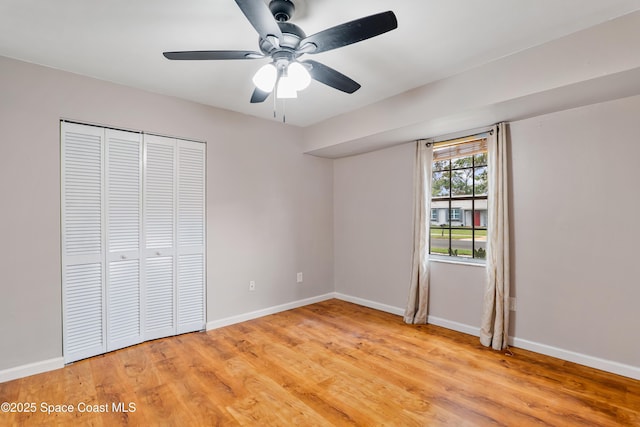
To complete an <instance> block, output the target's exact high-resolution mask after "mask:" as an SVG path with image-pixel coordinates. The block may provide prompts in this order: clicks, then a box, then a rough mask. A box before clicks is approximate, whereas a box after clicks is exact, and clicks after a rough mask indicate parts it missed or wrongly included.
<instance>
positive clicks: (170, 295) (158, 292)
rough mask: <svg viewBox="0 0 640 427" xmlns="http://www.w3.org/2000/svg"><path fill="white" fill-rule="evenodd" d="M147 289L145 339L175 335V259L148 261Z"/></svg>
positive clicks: (161, 258)
mask: <svg viewBox="0 0 640 427" xmlns="http://www.w3.org/2000/svg"><path fill="white" fill-rule="evenodd" d="M145 289H146V292H145V299H146V304H145V339H147V340H151V339H155V338H160V337H166V336H168V335H174V334H175V333H176V332H175V320H174V315H173V313H174V301H175V295H174V281H173V257H155V258H150V259H147V262H146V287H145Z"/></svg>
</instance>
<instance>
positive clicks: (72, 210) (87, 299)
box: [61, 123, 106, 363]
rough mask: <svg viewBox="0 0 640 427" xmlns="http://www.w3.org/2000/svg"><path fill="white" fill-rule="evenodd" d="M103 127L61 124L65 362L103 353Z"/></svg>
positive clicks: (104, 339) (104, 314)
mask: <svg viewBox="0 0 640 427" xmlns="http://www.w3.org/2000/svg"><path fill="white" fill-rule="evenodd" d="M103 137H104V133H103V130H102V129H100V128H96V127H93V126H83V125H77V124H71V123H61V160H62V164H61V178H62V180H61V190H62V191H61V192H62V194H61V205H62V213H61V214H62V217H61V220H62V221H61V223H62V224H61V225H62V230H61V234H62V236H61V239H62V284H63V285H62V307H63V352H64V358H65V362H66V363H69V362H73V361H75V360H79V359H83V358H86V357H90V356H94V355H96V354H100V353H104V352H105V349H106V345H105V341H106V338H105V321H106V313H105V307H104V292H105V289H104V260H103V253H104V252H103V251H104V248H103V241H104V226H103V224H104V220H103V208H104V202H103V198H104V192H103V186H104V176H103Z"/></svg>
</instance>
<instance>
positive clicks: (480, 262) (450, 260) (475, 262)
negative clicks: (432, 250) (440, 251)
mask: <svg viewBox="0 0 640 427" xmlns="http://www.w3.org/2000/svg"><path fill="white" fill-rule="evenodd" d="M429 261H431V262H439V263H442V264H458V265H470V266H472V267H485V266H486V265H487V261H486V260H484V259H473V258H469V259H467V258H461V257H451V256H446V255H433V254H430V255H429Z"/></svg>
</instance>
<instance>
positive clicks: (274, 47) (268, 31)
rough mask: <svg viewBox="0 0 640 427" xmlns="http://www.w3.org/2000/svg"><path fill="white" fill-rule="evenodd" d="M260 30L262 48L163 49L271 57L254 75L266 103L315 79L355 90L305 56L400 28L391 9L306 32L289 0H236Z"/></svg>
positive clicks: (181, 54) (195, 56) (189, 55)
mask: <svg viewBox="0 0 640 427" xmlns="http://www.w3.org/2000/svg"><path fill="white" fill-rule="evenodd" d="M235 2H236V4H237V5H238V7H239V8H240V10H241V11H242V13H243V14H244V15H245V17H246V18H247V20H249V22H250V23H251V25H252V26H253V28H255V30H256V31H257V32H258V35H259V36H260V37H259V41H258V46H259V48H260V52H255V51H242V50H205V51H177V52H164V56H165V57H166V58H167V59H173V60H229V59H242V60H244V59H262V58H271V62H270V63H268V64H266V65H263V66H262V67H260V68H259V69H258V71H257V72H256V73H255V75H254V76H253V84H254V85H255V89H254V92H253V94H252V96H251V102H252V103H259V102H264V101H265V100H266V99H267V98H268V97H269V95H270V94H271V93H272V92H274V89H275V95H276V97H277V98H295V97H297V92H299V91H301V90H304V89H306V88H307V87H308V86H309V84H310V82H311V80H312V79H313V80H316V81H318V82H320V83H323V84H325V85H327V86H329V87H332V88H334V89H337V90H339V91H342V92H345V93H353V92H355V91H356V90H358V89H359V88H360V85H359V84H358V83H357V82H356V81H354V80H352V79H351V78H349V77H347V76H345V75H344V74H342V73H340V72H338V71H336V70H334V69H333V68H330V67H328V66H326V65H324V64H321V63H319V62H316V61H313V60H303V61H300V60H299V58H300V57H301V56H302V55H305V54H311V55H314V54H318V53H322V52H327V51H329V50H333V49H337V48H340V47H344V46H348V45H350V44H353V43H357V42H360V41H363V40H367V39H370V38H372V37H375V36H378V35H380V34H384V33H386V32H388V31H391V30H393V29H395V28H397V27H398V21H397V19H396V16H395V14H394V13H393V12H391V11H387V12H382V13H378V14H375V15H370V16H366V17H364V18H360V19H356V20H354V21H350V22H347V23H344V24H341V25H337V26H335V27H331V28H329V29H326V30H324V31H320V32H319V33H316V34H313V35H311V36H307V35H306V34H305V33H304V31H302V29H301V28H300V27H298V26H297V25H295V24H293V23H291V22H289V20H290V19H291V18H292V17H293V14H294V12H295V4H294V3H293V2H292V1H290V0H271V1H270V2H269V5H268V6H267V5H266V3H264V1H263V0H235Z"/></svg>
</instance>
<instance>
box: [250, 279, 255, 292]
mask: <svg viewBox="0 0 640 427" xmlns="http://www.w3.org/2000/svg"><path fill="white" fill-rule="evenodd" d="M249 290H250V291H255V290H256V282H255V281H253V280H252V281H250V282H249Z"/></svg>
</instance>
